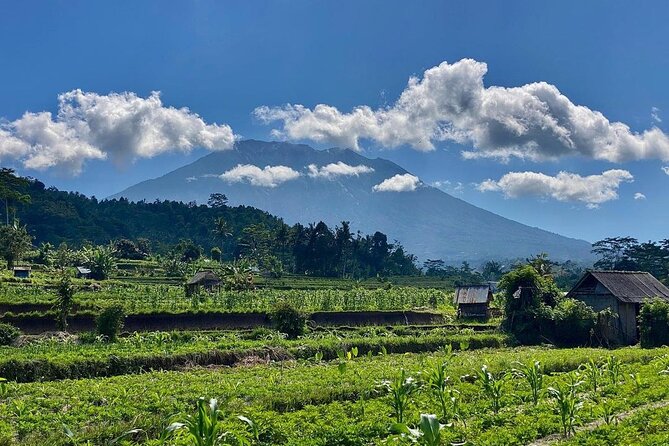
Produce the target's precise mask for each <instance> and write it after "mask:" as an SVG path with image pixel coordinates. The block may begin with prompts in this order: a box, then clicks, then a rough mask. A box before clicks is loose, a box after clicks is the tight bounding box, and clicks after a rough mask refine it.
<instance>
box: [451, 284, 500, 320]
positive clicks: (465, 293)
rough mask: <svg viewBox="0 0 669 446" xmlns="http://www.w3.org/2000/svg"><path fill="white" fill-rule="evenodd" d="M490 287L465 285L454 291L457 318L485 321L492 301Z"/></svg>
mask: <svg viewBox="0 0 669 446" xmlns="http://www.w3.org/2000/svg"><path fill="white" fill-rule="evenodd" d="M492 297H493V296H492V290H491V289H490V285H465V286H459V287H457V288H456V289H455V299H454V302H455V305H456V306H457V307H458V317H463V318H478V319H487V318H488V316H489V308H488V307H489V305H490V302H491V301H492Z"/></svg>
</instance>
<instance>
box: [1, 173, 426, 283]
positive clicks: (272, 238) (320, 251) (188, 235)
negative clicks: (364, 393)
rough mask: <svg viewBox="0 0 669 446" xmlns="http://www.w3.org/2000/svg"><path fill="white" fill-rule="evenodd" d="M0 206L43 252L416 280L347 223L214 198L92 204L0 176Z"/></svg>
mask: <svg viewBox="0 0 669 446" xmlns="http://www.w3.org/2000/svg"><path fill="white" fill-rule="evenodd" d="M0 199H1V200H3V202H4V203H3V204H4V206H3V208H4V209H3V210H4V211H5V212H4V213H5V214H6V216H5V217H6V222H7V223H9V222H10V221H12V222H16V221H20V224H21V226H22V227H23V226H24V225H25V227H26V228H27V230H28V232H29V234H30V235H31V236H32V237H33V242H34V244H35V245H36V246H38V245H41V244H49V245H50V247H51V248H49V249H55V248H57V247H58V246H60V245H62V244H66V245H68V246H69V247H70V248H80V247H83V246H96V245H107V244H109V243H110V242H114V245H115V248H116V249H119V248H121V249H119V250H120V251H124V249H123V248H125V253H121V255H122V256H127V257H132V256H134V257H135V258H143V257H146V256H150V255H155V254H158V255H161V256H162V257H170V256H172V257H174V256H178V257H179V260H182V261H191V260H194V259H196V258H198V257H200V256H201V255H207V256H211V257H212V258H215V259H217V260H221V261H231V260H235V259H239V258H245V259H249V260H252V261H253V262H254V263H256V264H257V265H258V266H259V267H261V268H263V269H266V270H270V271H274V272H278V273H280V272H283V271H285V272H291V273H296V274H309V275H316V276H341V277H353V278H362V277H370V276H376V275H410V274H419V273H420V270H419V269H418V268H417V267H416V265H415V262H416V258H415V257H414V256H413V255H411V254H409V253H407V252H405V250H404V248H403V247H402V246H401V245H400V244H399V243H396V242H395V243H391V242H389V241H388V238H387V236H386V235H385V234H383V233H381V232H376V233H374V234H373V235H364V234H361V233H359V232H358V233H355V234H353V233H352V232H351V229H350V226H349V224H348V223H347V222H342V223H341V224H340V225H338V226H337V227H335V228H330V227H328V226H327V225H326V224H325V223H323V222H320V223H317V224H311V225H308V226H304V225H300V224H296V225H294V226H289V225H287V224H285V223H284V222H283V220H281V219H279V218H277V217H275V216H273V215H271V214H269V213H267V212H264V211H261V210H258V209H255V208H252V207H247V206H236V207H232V206H227V198H226V197H225V195H223V194H213V195H212V196H211V198H210V200H209V203H207V204H196V203H182V202H175V201H160V200H157V201H154V202H145V201H140V202H130V201H128V200H127V199H124V198H121V199H112V200H98V199H97V198H95V197H90V198H89V197H86V196H85V195H83V194H80V193H77V192H64V191H59V190H58V189H56V188H53V187H49V188H47V187H46V186H45V185H44V184H43V183H41V182H40V181H38V180H36V179H32V178H20V177H17V176H16V175H14V173H13V171H11V170H9V169H2V170H1V171H0ZM119 241H123V242H122V243H121V244H120V245H119ZM127 241H132V244H134V246H136V247H138V249H137V250H136V251H133V250H134V248H133V247H132V246H130V244H129V243H127Z"/></svg>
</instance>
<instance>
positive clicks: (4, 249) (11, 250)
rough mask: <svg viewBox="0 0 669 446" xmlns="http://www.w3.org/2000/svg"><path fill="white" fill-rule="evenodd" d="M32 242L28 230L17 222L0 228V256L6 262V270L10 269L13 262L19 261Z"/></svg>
mask: <svg viewBox="0 0 669 446" xmlns="http://www.w3.org/2000/svg"><path fill="white" fill-rule="evenodd" d="M32 240H33V238H32V236H31V235H30V234H28V229H26V227H25V226H20V225H19V224H18V222H14V224H11V225H5V226H2V227H0V255H2V258H4V259H5V261H6V262H7V268H8V269H12V268H13V267H14V264H15V262H17V261H20V260H21V259H22V258H23V256H24V255H25V254H26V252H27V251H28V250H30V248H31V247H32Z"/></svg>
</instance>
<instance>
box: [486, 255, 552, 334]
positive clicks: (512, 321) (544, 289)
mask: <svg viewBox="0 0 669 446" xmlns="http://www.w3.org/2000/svg"><path fill="white" fill-rule="evenodd" d="M499 289H500V290H501V291H502V293H503V296H504V321H503V323H502V325H503V326H504V328H505V329H506V330H508V331H510V332H511V333H513V334H514V335H516V337H517V338H518V339H519V340H520V341H521V342H537V341H539V340H540V339H541V334H542V333H541V328H542V323H543V322H544V321H545V320H546V319H547V318H550V309H551V308H552V307H553V306H555V304H556V302H557V299H558V297H559V296H560V294H561V292H560V290H559V288H558V287H557V286H556V285H555V283H554V282H553V279H552V278H551V277H550V276H542V275H541V274H539V272H538V271H537V270H536V269H534V267H532V266H531V265H523V266H519V267H517V268H515V269H513V270H511V271H509V272H508V273H506V274H505V275H504V276H502V278H501V279H500V282H499Z"/></svg>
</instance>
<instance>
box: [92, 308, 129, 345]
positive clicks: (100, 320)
mask: <svg viewBox="0 0 669 446" xmlns="http://www.w3.org/2000/svg"><path fill="white" fill-rule="evenodd" d="M124 319H125V311H124V310H123V307H120V306H112V307H109V308H107V309H105V310H104V311H103V312H102V313H100V315H98V317H97V318H96V320H95V324H96V330H97V332H98V334H101V335H103V336H106V337H107V340H109V341H110V342H113V341H115V340H116V338H117V337H118V334H119V333H120V331H121V329H122V328H123V323H124Z"/></svg>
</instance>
